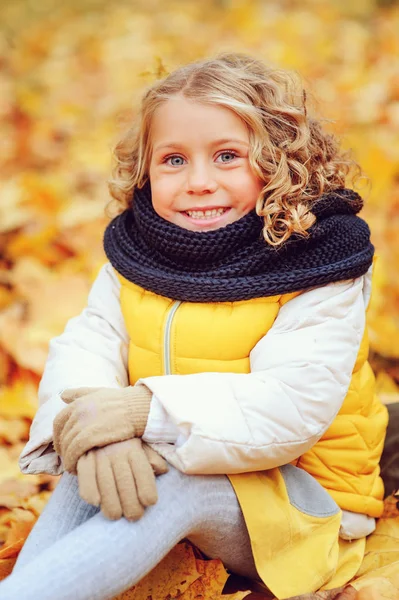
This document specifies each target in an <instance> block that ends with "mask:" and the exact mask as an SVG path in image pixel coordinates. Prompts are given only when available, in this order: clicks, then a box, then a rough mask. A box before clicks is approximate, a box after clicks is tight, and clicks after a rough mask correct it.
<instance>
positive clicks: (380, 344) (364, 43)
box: [0, 0, 399, 600]
mask: <svg viewBox="0 0 399 600" xmlns="http://www.w3.org/2000/svg"><path fill="white" fill-rule="evenodd" d="M0 24H1V25H0V88H1V93H0V128H1V134H0V148H1V158H0V164H1V169H0V180H1V192H0V194H1V195H0V385H1V387H0V443H1V446H0V579H1V578H3V577H5V576H6V575H7V573H9V572H10V570H11V569H12V566H13V564H14V561H15V558H16V556H17V554H18V552H19V550H20V548H21V546H22V544H23V541H24V539H25V538H26V535H27V534H28V532H29V530H30V528H31V527H32V525H33V523H34V521H35V519H36V518H37V516H38V514H39V513H40V511H41V510H42V508H43V506H44V504H45V502H46V501H47V499H48V497H49V495H50V494H51V490H52V489H53V487H54V485H55V483H56V478H52V477H50V476H42V475H40V476H39V475H30V476H23V475H21V474H20V473H19V469H18V465H17V459H18V455H19V453H20V451H21V449H22V447H23V445H24V444H25V442H26V440H27V438H28V433H29V426H30V423H31V420H32V417H33V415H34V413H35V410H36V406H37V397H36V392H37V386H38V382H39V379H40V375H41V373H42V370H43V367H44V364H45V360H46V355H47V348H48V342H49V340H50V338H52V337H53V336H55V335H57V334H59V333H61V332H62V330H63V328H64V326H65V324H66V321H67V319H68V318H70V317H71V316H73V315H75V314H77V313H78V312H79V311H80V310H81V309H82V308H83V306H84V305H85V302H86V298H87V293H88V290H89V288H90V285H91V283H92V281H93V279H94V277H95V276H96V273H97V270H98V268H99V267H100V265H101V264H102V263H103V261H104V260H105V257H104V255H103V251H102V234H103V228H104V225H105V224H106V222H107V220H106V218H105V216H104V206H105V204H106V202H107V201H108V200H109V196H108V190H107V179H108V177H109V176H110V166H111V154H112V146H113V145H114V143H115V142H116V140H117V139H118V136H119V134H120V133H121V132H122V131H123V130H124V128H125V127H126V125H127V123H129V120H130V119H131V117H132V116H133V115H134V112H135V110H136V107H137V105H138V102H139V100H140V96H141V92H142V91H143V89H144V88H145V86H146V85H148V84H150V83H151V82H152V81H154V79H155V78H157V77H160V76H163V75H164V74H166V73H167V72H169V71H170V70H172V69H173V68H174V67H176V66H178V65H180V64H182V63H184V62H188V61H191V60H195V59H197V58H200V57H204V56H207V55H212V54H215V53H216V52H219V51H223V50H237V51H244V52H251V53H253V54H254V55H256V56H257V57H259V58H261V59H263V60H264V61H266V62H267V63H270V64H272V65H275V66H280V67H285V68H288V69H292V70H295V71H298V72H299V73H300V74H301V75H302V77H303V80H304V83H305V86H306V88H307V91H308V94H309V96H310V97H311V100H312V103H313V105H314V111H316V114H318V116H320V117H323V118H325V119H326V121H325V127H326V128H327V129H328V130H330V131H332V132H335V133H337V134H338V135H339V136H341V138H342V143H343V146H344V147H346V148H353V152H354V156H355V158H356V159H357V160H358V161H359V162H360V163H361V165H362V167H363V169H364V171H365V173H366V175H367V176H368V178H369V179H370V182H371V186H369V187H367V186H366V185H364V194H363V195H364V197H365V199H366V207H365V209H364V211H363V216H364V217H365V218H366V219H367V220H368V222H369V224H370V226H371V230H372V238H373V242H374V244H375V246H376V249H377V254H378V256H379V259H378V261H377V265H376V272H375V284H374V293H373V297H372V303H371V307H370V310H369V315H368V321H369V328H370V340H371V348H372V363H373V367H374V369H375V371H376V375H377V385H378V390H379V393H380V394H381V396H382V397H383V399H384V401H386V402H392V401H396V400H398V399H399V335H398V332H399V277H398V268H399V33H398V32H399V4H398V2H395V1H394V0H391V1H389V0H379V1H377V0H352V1H350V2H348V1H346V0H336V1H331V2H325V1H323V0H301V1H296V0H271V1H267V0H263V1H262V0H201V1H194V0H186V1H182V0H169V1H168V2H161V1H160V0H130V1H129V2H128V1H125V0H118V2H115V3H112V2H111V1H106V0H96V1H94V0H91V1H90V0H68V1H67V2H56V1H55V0H40V1H39V2H35V1H34V0H12V1H11V0H3V1H2V3H1V5H0ZM364 183H365V182H364ZM360 191H361V190H360ZM391 505H392V506H393V504H392V503H391ZM388 512H389V510H388ZM388 516H389V515H388ZM395 524H396V525H395ZM394 525H395V526H396V527H399V524H398V523H397V517H394V516H393V517H391V520H390V521H389V527H391V528H392V527H393V526H394ZM397 542H398V539H397ZM396 547H399V545H398V543H397V546H396ZM391 550H392V551H393V547H392V548H391ZM398 555H399V552H396V558H395V560H398V559H399V556H398ZM197 558H198V557H197ZM180 559H181V557H180V558H179V560H180ZM200 562H201V561H198V560H197V570H198V573H202V574H203V573H204V571H203V570H202V571H201V568H202V569H203V567H201V566H199V565H200ZM209 562H210V563H213V561H209ZM226 577H227V576H226ZM200 579H201V576H200V574H198V575H197V582H198V581H200ZM216 579H217V577H216V576H215V575H214V574H213V575H212V576H209V582H211V581H215V580H216ZM222 579H223V577H222ZM203 581H205V579H204V580H203ZM223 583H224V582H222V583H220V582H219V584H220V585H221V588H222V587H223ZM396 583H398V582H396ZM208 585H211V583H209V584H208ZM390 585H392V586H394V583H393V579H392V580H391V581H390ZM395 585H396V584H395ZM221 588H220V589H221ZM201 589H202V592H201V593H202V594H203V595H202V596H200V597H201V598H202V597H204V598H205V597H208V596H206V593H207V592H206V586H204V585H203V588H201ZM208 589H210V588H208ZM386 589H388V591H389V589H390V588H386ZM392 589H393V588H392ZM395 589H396V592H395V593H396V594H397V595H395V596H394V595H386V596H381V597H384V598H385V597H387V598H394V597H395V598H397V597H398V595H399V591H398V589H399V583H398V588H395ZM204 590H205V591H204ZM147 591H148V590H147ZM152 593H154V591H153V592H152ZM218 593H219V592H218ZM386 593H388V592H386ZM165 594H166V592H165ZM123 597H124V598H127V597H128V596H126V595H124V596H123ZM131 597H132V598H133V596H131ZM138 597H139V596H137V595H135V596H134V598H138ZM143 597H144V596H143ZM145 597H147V596H145ZM163 597H164V596H162V594H161V592H158V595H156V594H155V595H154V596H153V598H154V599H158V598H159V599H161V598H163ZM179 597H180V596H179ZM181 597H182V598H183V597H184V598H186V597H187V598H188V596H184V595H183V596H181ZM191 597H194V596H190V598H191ZM216 597H219V596H218V595H216V592H215V591H214V590H213V592H212V594H211V595H209V598H212V599H214V598H216ZM235 597H236V598H238V595H236V596H235ZM240 597H244V596H243V595H242V596H240ZM140 598H141V596H140ZM38 600H39V599H38Z"/></svg>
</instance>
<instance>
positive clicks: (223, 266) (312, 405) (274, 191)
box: [0, 54, 387, 600]
mask: <svg viewBox="0 0 399 600" xmlns="http://www.w3.org/2000/svg"><path fill="white" fill-rule="evenodd" d="M116 158H117V166H116V170H115V173H114V178H113V180H112V181H111V192H112V195H113V196H114V198H115V199H116V200H117V201H118V202H119V203H120V208H121V211H120V214H119V215H118V216H117V217H115V218H114V219H113V220H112V221H111V223H110V224H109V225H108V227H107V229H106V232H105V237H104V247H105V252H106V255H107V258H108V261H109V262H107V263H106V264H105V265H104V266H103V267H102V269H101V270H100V272H99V274H98V277H97V279H96V281H95V282H94V285H93V287H92V290H91V292H90V295H89V299H88V305H87V307H86V308H85V309H84V310H83V312H82V313H81V315H80V316H78V317H75V318H73V319H71V320H70V321H69V323H68V324H67V326H66V329H65V331H64V333H63V334H62V335H60V336H59V337H57V338H55V339H53V340H52V341H51V343H50V353H49V357H48V361H47V364H46V368H45V371H44V375H43V378H42V381H41V384H40V388H39V400H40V408H39V410H38V412H37V415H36V417H35V419H34V421H33V424H32V428H31V434H30V440H29V442H28V444H27V446H26V447H25V449H24V451H23V453H22V455H21V458H20V465H21V468H22V471H23V472H25V473H41V472H47V473H52V474H60V473H62V472H63V475H62V477H61V480H60V482H59V484H58V486H57V488H56V490H55V492H54V493H53V495H52V497H51V499H50V501H49V503H48V505H47V506H46V508H45V510H44V512H43V514H42V515H41V517H40V518H39V520H38V522H37V524H36V526H35V527H34V529H33V531H32V533H31V535H30V536H29V538H28V540H27V542H26V543H25V546H24V548H23V549H22V551H21V553H20V556H19V559H18V561H17V563H16V566H15V569H14V571H13V573H12V574H11V576H10V577H8V578H7V579H6V580H4V582H3V583H1V584H0V599H1V600H17V599H18V600H21V599H22V598H23V599H24V600H39V599H40V600H47V599H48V600H50V599H53V598H57V600H63V599H70V598H74V600H87V599H92V600H94V599H96V600H100V599H110V598H113V597H114V596H115V595H117V594H118V593H120V592H122V591H123V590H126V589H128V588H129V587H130V586H132V585H133V584H135V583H137V582H138V581H139V580H140V579H141V578H142V577H143V576H144V575H146V573H148V572H149V571H150V570H151V569H152V568H153V567H155V565H156V564H157V563H158V562H159V561H160V560H161V559H162V558H163V557H164V556H165V555H166V554H167V553H168V552H169V551H170V549H171V548H172V547H173V546H174V545H175V544H177V543H178V542H179V540H181V539H183V538H188V539H189V540H191V541H192V542H193V543H194V544H196V545H197V546H198V547H199V548H200V549H201V550H202V551H203V552H204V553H205V554H206V555H207V556H209V557H212V558H216V557H218V558H220V559H221V560H222V561H223V563H224V564H225V566H226V567H227V568H228V569H229V570H231V571H232V572H235V573H238V574H240V575H244V576H247V577H249V578H253V579H257V580H258V581H259V582H263V584H264V586H266V587H267V588H268V589H269V590H271V592H272V593H273V594H274V595H275V596H277V597H278V598H287V597H289V596H294V595H296V594H303V593H306V592H311V591H315V590H319V589H332V588H335V587H339V586H341V585H345V584H346V583H347V582H348V581H349V580H350V579H351V578H352V577H353V576H354V575H355V574H356V572H357V570H358V568H359V566H360V564H361V562H362V558H363V554H364V548H365V537H366V536H367V535H368V534H369V533H371V532H372V531H373V529H374V527H375V518H376V517H378V516H379V515H380V514H381V512H382V507H383V504H382V498H383V485H382V481H381V479H380V477H379V460H380V456H381V452H382V448H383V442H384V436H385V430H386V425H387V412H386V409H385V407H383V406H382V405H381V404H380V402H379V400H378V398H377V397H376V395H375V393H374V377H373V373H372V371H371V368H370V366H369V363H368V361H367V356H368V341H367V333H366V329H365V312H366V308H367V305H368V302H369V297H370V287H371V271H372V261H373V246H372V244H371V243H370V238H369V229H368V226H367V224H366V223H365V222H364V221H363V220H362V219H360V218H359V217H358V216H357V213H358V212H359V211H360V209H361V207H362V199H361V197H360V196H359V195H358V194H357V193H356V192H354V191H352V190H350V189H347V188H345V176H347V175H348V173H349V171H350V168H351V165H352V163H351V161H350V160H349V159H348V158H347V156H346V154H344V153H342V151H340V149H339V146H338V143H337V142H336V141H335V138H334V137H333V136H331V135H328V134H327V133H325V132H324V131H323V129H322V127H321V125H320V123H319V122H318V121H317V120H314V119H312V118H310V117H309V116H308V115H307V112H306V107H305V94H304V93H302V90H297V89H296V88H295V83H294V81H293V80H292V79H291V77H290V76H289V74H288V73H286V72H284V71H280V70H274V69H271V68H268V67H266V66H264V65H263V64H262V63H261V62H259V61H257V60H255V59H253V58H251V57H248V56H246V55H241V54H224V55H222V56H219V57H217V58H216V59H211V60H203V61H199V62H196V63H193V64H190V65H188V66H184V67H182V68H180V69H177V70H176V71H175V72H173V73H172V74H171V75H169V76H168V77H167V78H166V79H164V80H163V81H159V82H157V83H156V84H154V85H153V86H152V87H151V88H150V89H149V90H148V91H147V93H146V94H145V96H144V98H143V101H142V108H141V114H140V120H139V123H138V125H137V127H134V128H132V129H131V130H130V131H129V132H128V133H127V135H126V136H125V137H124V139H123V140H122V141H121V142H120V143H119V144H118V145H117V147H116ZM162 457H163V458H162ZM164 459H165V460H164ZM165 461H166V462H165ZM167 463H168V464H167Z"/></svg>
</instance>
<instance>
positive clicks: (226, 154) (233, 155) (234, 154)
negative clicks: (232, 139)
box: [218, 150, 237, 162]
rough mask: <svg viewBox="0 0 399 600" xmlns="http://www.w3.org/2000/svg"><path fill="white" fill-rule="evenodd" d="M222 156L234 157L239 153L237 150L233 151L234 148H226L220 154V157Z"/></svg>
mask: <svg viewBox="0 0 399 600" xmlns="http://www.w3.org/2000/svg"><path fill="white" fill-rule="evenodd" d="M222 156H230V157H232V158H236V157H237V154H236V153H235V152H233V151H232V150H225V151H224V152H221V153H220V154H219V156H218V158H220V157H222ZM222 162H231V160H222Z"/></svg>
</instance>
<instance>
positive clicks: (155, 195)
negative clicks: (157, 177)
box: [151, 181, 173, 217]
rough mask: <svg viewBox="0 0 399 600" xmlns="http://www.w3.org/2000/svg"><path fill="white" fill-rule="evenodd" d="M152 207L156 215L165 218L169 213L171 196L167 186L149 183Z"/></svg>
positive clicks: (171, 204)
mask: <svg viewBox="0 0 399 600" xmlns="http://www.w3.org/2000/svg"><path fill="white" fill-rule="evenodd" d="M151 196H152V206H153V208H154V210H155V212H156V213H158V215H160V216H161V217H165V216H167V215H168V214H170V213H171V211H172V207H173V195H172V193H171V190H169V189H168V187H167V185H162V184H161V182H160V181H159V182H155V183H153V182H151Z"/></svg>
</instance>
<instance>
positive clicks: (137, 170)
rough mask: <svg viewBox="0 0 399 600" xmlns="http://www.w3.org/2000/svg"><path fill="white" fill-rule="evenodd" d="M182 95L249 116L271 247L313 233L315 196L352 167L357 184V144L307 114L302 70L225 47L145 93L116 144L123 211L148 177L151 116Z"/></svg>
mask: <svg viewBox="0 0 399 600" xmlns="http://www.w3.org/2000/svg"><path fill="white" fill-rule="evenodd" d="M176 94H182V95H183V96H185V97H186V98H189V99H194V100H196V101H198V102H204V103H214V104H217V105H220V106H223V107H225V108H228V109H230V110H232V111H233V112H234V113H235V114H236V115H238V116H239V117H240V118H241V119H242V120H243V121H244V122H245V123H246V125H247V127H248V132H249V140H250V151H249V161H250V164H251V167H252V169H253V171H254V172H255V174H256V175H257V176H258V177H260V179H261V180H262V181H264V184H265V185H264V187H263V189H262V190H261V193H260V195H259V197H258V199H257V202H256V212H257V214H258V215H260V216H262V217H263V218H264V228H263V235H264V238H265V240H266V242H267V243H268V244H270V245H272V246H278V245H280V244H282V243H283V242H285V241H286V240H287V239H288V238H289V237H290V236H291V235H292V234H293V233H297V234H300V235H303V236H307V235H308V229H309V227H311V225H313V223H314V222H315V220H316V217H315V216H314V215H313V214H312V212H311V208H312V204H313V203H314V201H316V200H317V199H318V198H319V197H320V195H321V194H323V193H326V192H329V191H332V190H335V189H338V188H342V187H345V178H346V177H347V176H348V174H349V172H350V171H351V169H352V168H353V169H354V171H355V173H354V175H353V178H352V184H353V183H354V181H355V179H357V178H358V177H360V176H361V175H363V172H362V169H361V167H360V166H359V165H358V164H357V163H356V162H355V161H354V160H353V159H351V158H350V154H351V151H350V150H348V151H346V152H344V151H342V150H341V149H340V145H339V142H338V140H337V138H336V137H335V136H334V135H332V134H328V133H327V132H325V131H323V129H322V125H321V122H320V120H317V119H314V118H310V117H309V116H308V114H307V110H306V100H307V97H306V92H305V90H304V89H303V86H302V84H301V82H300V81H299V77H298V75H297V74H296V73H294V72H289V71H287V70H283V69H276V68H271V67H268V66H266V65H265V64H263V63H262V62H261V61H260V60H257V59H255V58H253V57H251V56H249V55H246V54H241V53H223V54H221V55H219V56H216V57H215V58H210V59H206V60H199V61H196V62H193V63H190V64H188V65H185V66H182V67H180V68H178V69H177V70H175V71H173V72H172V73H170V74H169V75H168V76H167V77H165V78H164V79H162V80H159V81H157V82H156V83H154V84H153V85H152V86H151V87H150V88H149V89H148V90H147V91H146V93H145V94H144V96H143V98H142V101H141V110H140V111H139V114H138V118H137V120H136V122H135V123H134V124H133V126H132V127H130V128H129V129H128V130H127V131H126V133H125V134H124V135H123V137H122V139H121V140H120V141H119V142H118V143H117V144H116V146H115V148H114V158H115V166H114V169H113V173H112V178H111V179H110V180H109V182H108V183H109V189H110V193H111V196H112V197H113V198H114V199H115V200H116V201H117V208H118V212H122V211H123V210H124V209H126V208H128V207H129V206H130V204H131V203H132V201H133V197H134V190H135V188H141V187H143V185H144V184H145V182H146V180H147V179H148V168H149V163H150V159H151V152H152V149H151V121H152V117H153V115H154V113H155V111H156V109H157V108H158V107H159V106H160V105H161V104H162V103H163V102H165V101H167V100H168V99H169V98H171V97H172V96H174V95H176Z"/></svg>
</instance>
